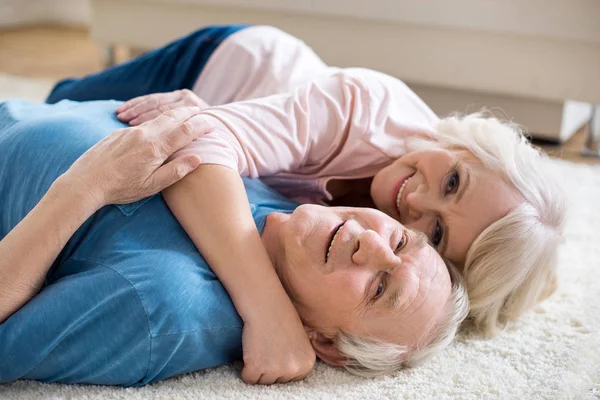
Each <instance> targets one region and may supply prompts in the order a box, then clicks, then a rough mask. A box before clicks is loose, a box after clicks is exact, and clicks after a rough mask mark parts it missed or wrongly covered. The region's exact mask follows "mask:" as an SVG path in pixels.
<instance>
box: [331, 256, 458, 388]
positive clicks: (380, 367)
mask: <svg viewBox="0 0 600 400" xmlns="http://www.w3.org/2000/svg"><path fill="white" fill-rule="evenodd" d="M446 266H447V267H448V271H449V273H450V278H451V280H452V293H451V295H450V300H449V304H450V305H449V311H448V314H447V316H446V318H443V319H442V321H441V322H439V323H438V324H436V325H435V327H434V329H433V335H432V336H431V335H430V336H429V339H428V340H427V339H426V343H425V344H424V345H422V346H419V347H418V348H416V349H411V348H410V347H409V346H401V345H397V344H394V343H385V342H382V341H381V340H375V339H370V338H363V337H357V336H355V335H351V334H348V333H345V332H339V333H338V335H337V337H336V341H335V343H336V346H337V349H338V350H339V351H340V352H341V353H342V354H344V355H345V356H346V357H347V358H348V361H347V363H346V364H345V365H344V368H346V370H348V371H349V372H350V373H352V374H354V375H360V376H365V377H373V376H377V375H382V374H387V373H390V372H394V371H397V370H399V369H402V368H407V367H413V366H416V365H418V364H421V363H423V362H425V361H427V360H429V359H430V358H432V357H433V356H434V355H436V354H437V353H439V352H440V351H442V350H443V349H444V348H446V347H447V346H448V345H449V344H450V343H451V342H452V340H453V339H454V337H455V336H456V333H457V331H458V329H459V327H460V325H461V323H462V321H463V320H464V319H465V318H466V316H467V314H468V312H469V300H468V297H467V293H466V290H465V287H464V284H463V280H462V277H461V276H460V273H459V272H458V270H457V269H456V267H454V265H452V264H451V263H449V262H446Z"/></svg>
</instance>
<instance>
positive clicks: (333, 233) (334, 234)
mask: <svg viewBox="0 0 600 400" xmlns="http://www.w3.org/2000/svg"><path fill="white" fill-rule="evenodd" d="M345 223H346V221H344V222H342V223H341V224H340V225H338V226H337V227H336V228H335V229H333V230H332V231H331V236H330V238H331V239H329V242H328V243H327V246H326V247H325V262H327V261H328V260H329V255H330V253H331V249H332V248H333V244H334V243H335V239H336V238H337V235H338V233H339V232H340V230H341V229H342V227H343V226H344V224H345Z"/></svg>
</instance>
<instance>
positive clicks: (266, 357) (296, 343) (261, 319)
mask: <svg viewBox="0 0 600 400" xmlns="http://www.w3.org/2000/svg"><path fill="white" fill-rule="evenodd" d="M269 308H273V307H269ZM274 308H275V309H269V310H267V309H261V310H260V311H259V312H258V313H257V314H256V315H255V317H254V319H250V320H247V321H245V323H244V331H243V336H242V345H243V351H244V368H243V370H242V379H243V380H244V382H246V383H250V384H257V383H258V384H262V385H269V384H272V383H284V382H289V381H299V380H302V379H304V378H305V377H306V376H307V375H308V374H309V373H310V371H311V370H312V368H313V366H314V364H315V360H316V355H315V352H314V350H313V347H312V345H311V344H310V341H309V340H308V336H307V334H306V331H305V329H304V326H303V325H302V322H301V321H300V318H299V317H298V314H297V312H296V310H295V309H294V308H293V307H291V308H290V309H287V308H285V307H279V306H277V305H276V306H275V307H274Z"/></svg>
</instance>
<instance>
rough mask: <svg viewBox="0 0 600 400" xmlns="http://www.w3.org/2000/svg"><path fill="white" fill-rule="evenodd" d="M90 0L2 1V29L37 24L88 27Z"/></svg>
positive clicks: (0, 25) (0, 20)
mask: <svg viewBox="0 0 600 400" xmlns="http://www.w3.org/2000/svg"><path fill="white" fill-rule="evenodd" d="M90 20H91V6H90V0H0V28H3V27H8V26H15V25H21V24H31V23H37V22H53V23H61V24H76V25H88V24H89V23H90Z"/></svg>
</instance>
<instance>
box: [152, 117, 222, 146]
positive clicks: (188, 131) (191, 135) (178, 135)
mask: <svg viewBox="0 0 600 400" xmlns="http://www.w3.org/2000/svg"><path fill="white" fill-rule="evenodd" d="M178 110H181V108H178V109H175V110H171V111H167V112H166V113H164V114H162V115H161V116H159V117H158V118H156V119H154V120H153V121H158V120H159V119H161V118H163V116H164V115H165V114H169V113H172V112H177V111H178ZM213 129H214V124H213V123H212V122H211V121H210V120H209V119H207V118H206V117H205V116H204V115H197V116H192V117H191V118H189V119H188V120H187V121H185V122H184V123H181V124H179V125H177V126H176V127H175V128H173V130H171V131H170V132H167V133H165V134H163V135H161V140H162V143H163V145H164V148H165V151H166V152H167V153H169V155H171V154H172V153H174V152H175V151H177V150H179V149H181V148H183V147H185V146H187V145H188V144H190V143H191V142H192V141H193V140H195V139H197V138H199V137H201V136H203V135H205V134H207V133H209V132H211V131H212V130H213Z"/></svg>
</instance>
